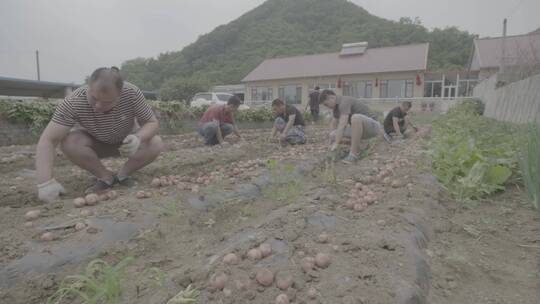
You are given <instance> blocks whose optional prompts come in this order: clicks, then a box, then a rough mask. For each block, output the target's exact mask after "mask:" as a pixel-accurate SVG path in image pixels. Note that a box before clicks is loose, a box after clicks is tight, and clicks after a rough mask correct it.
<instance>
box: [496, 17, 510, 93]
mask: <svg viewBox="0 0 540 304" xmlns="http://www.w3.org/2000/svg"><path fill="white" fill-rule="evenodd" d="M507 24H508V19H506V18H504V20H503V38H502V43H501V63H500V66H499V73H498V76H497V87H501V86H504V85H505V83H506V75H505V66H506V27H507Z"/></svg>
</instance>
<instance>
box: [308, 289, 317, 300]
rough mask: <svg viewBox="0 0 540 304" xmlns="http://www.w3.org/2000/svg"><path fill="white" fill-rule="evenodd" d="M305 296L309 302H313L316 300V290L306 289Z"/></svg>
mask: <svg viewBox="0 0 540 304" xmlns="http://www.w3.org/2000/svg"><path fill="white" fill-rule="evenodd" d="M307 296H308V298H309V299H311V300H314V299H316V298H317V289H315V288H313V287H311V288H310V289H308V291H307Z"/></svg>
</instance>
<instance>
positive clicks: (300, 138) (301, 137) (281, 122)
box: [274, 117, 306, 145]
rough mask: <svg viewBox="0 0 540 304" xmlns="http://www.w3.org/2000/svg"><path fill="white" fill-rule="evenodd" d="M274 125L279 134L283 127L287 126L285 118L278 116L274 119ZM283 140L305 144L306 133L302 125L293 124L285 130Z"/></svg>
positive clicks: (294, 143) (293, 143) (295, 143)
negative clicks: (285, 133)
mask: <svg viewBox="0 0 540 304" xmlns="http://www.w3.org/2000/svg"><path fill="white" fill-rule="evenodd" d="M274 126H275V127H276V130H277V131H278V133H280V134H281V133H283V130H285V127H286V126H287V122H286V121H285V119H283V118H281V117H278V118H276V120H275V121H274ZM285 140H286V141H287V142H288V143H289V144H291V145H299V144H305V143H306V133H305V132H304V126H293V127H292V128H291V129H290V130H289V131H288V132H287V135H286V137H285Z"/></svg>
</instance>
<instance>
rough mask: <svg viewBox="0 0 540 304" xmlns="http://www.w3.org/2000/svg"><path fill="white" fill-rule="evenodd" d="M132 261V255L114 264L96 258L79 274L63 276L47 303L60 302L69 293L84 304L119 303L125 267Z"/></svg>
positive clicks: (57, 303)
mask: <svg viewBox="0 0 540 304" xmlns="http://www.w3.org/2000/svg"><path fill="white" fill-rule="evenodd" d="M132 262H133V257H127V258H125V259H123V260H122V261H120V262H118V263H117V264H116V265H114V266H111V265H109V263H107V262H105V261H103V260H100V259H97V260H93V261H91V262H90V263H89V264H88V266H86V271H85V273H84V274H81V275H71V276H67V277H66V278H64V280H63V281H62V283H61V284H60V287H59V289H58V291H56V292H55V293H54V294H53V295H52V296H51V297H50V298H49V299H48V300H47V303H48V304H60V303H63V300H64V299H66V297H68V296H69V295H74V296H76V297H79V298H81V299H82V300H83V301H84V302H83V303H85V304H98V303H103V304H116V303H119V301H120V297H121V295H122V291H123V288H124V286H123V283H124V282H125V281H127V280H126V277H125V268H126V267H127V265H128V264H130V263H132Z"/></svg>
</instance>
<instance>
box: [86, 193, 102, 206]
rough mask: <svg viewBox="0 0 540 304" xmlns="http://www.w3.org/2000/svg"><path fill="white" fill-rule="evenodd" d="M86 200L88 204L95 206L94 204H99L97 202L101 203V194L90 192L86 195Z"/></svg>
mask: <svg viewBox="0 0 540 304" xmlns="http://www.w3.org/2000/svg"><path fill="white" fill-rule="evenodd" d="M84 200H85V201H86V204H87V205H88V206H94V205H97V203H99V196H98V195H97V194H95V193H90V194H88V195H87V196H85V197H84Z"/></svg>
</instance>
